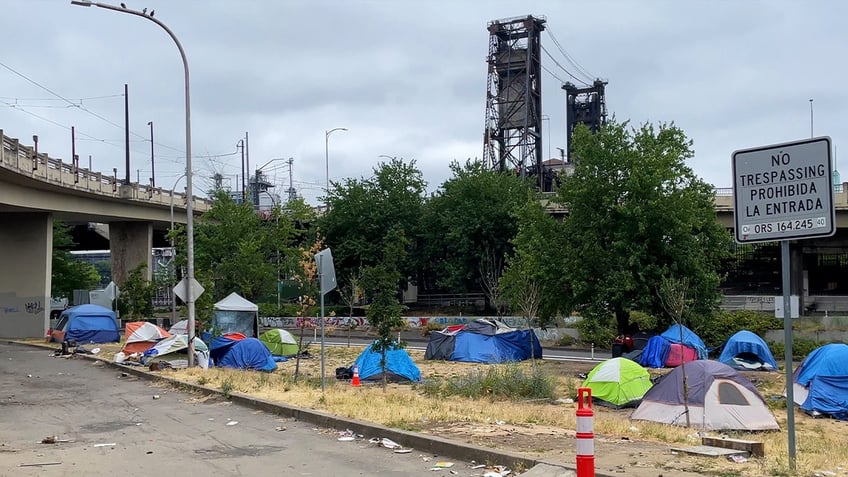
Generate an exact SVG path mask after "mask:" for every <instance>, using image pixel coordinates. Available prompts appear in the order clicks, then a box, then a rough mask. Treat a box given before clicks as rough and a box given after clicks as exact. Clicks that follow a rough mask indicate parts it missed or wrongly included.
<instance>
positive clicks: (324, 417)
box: [9, 340, 614, 477]
mask: <svg viewBox="0 0 848 477" xmlns="http://www.w3.org/2000/svg"><path fill="white" fill-rule="evenodd" d="M9 343H13V344H19V345H25V346H31V347H35V348H41V349H50V350H55V349H56V348H55V347H53V346H51V345H48V344H46V343H44V344H41V343H28V342H21V341H14V340H10V341H9ZM79 356H81V357H82V358H84V359H88V360H90V361H100V362H102V363H104V364H106V365H108V366H110V367H112V368H114V369H119V370H121V371H122V372H125V373H128V374H132V375H134V376H137V377H140V378H146V379H149V380H151V381H157V382H165V383H168V384H170V385H173V386H174V387H176V388H178V389H182V390H188V391H194V392H199V393H201V394H204V395H208V396H218V397H223V398H225V399H228V400H229V401H231V402H232V403H234V404H238V405H241V406H245V407H248V408H251V409H256V410H258V411H263V412H267V413H269V414H275V415H278V416H282V417H287V418H291V419H294V420H297V421H302V422H307V423H309V424H313V425H316V426H320V427H324V428H328V429H337V430H345V429H349V430H351V431H353V432H355V433H357V434H362V435H366V436H369V435H370V436H375V437H386V438H389V439H391V440H393V441H395V442H397V443H399V444H402V445H403V446H404V447H408V448H413V449H416V450H419V451H424V452H427V453H431V454H433V455H442V456H450V457H451V458H453V459H457V460H464V461H466V462H471V461H475V462H477V463H481V464H495V465H507V466H510V467H511V468H513V469H515V468H521V467H523V468H525V469H528V471H530V470H531V469H532V468H533V467H535V466H537V465H541V467H540V469H538V470H541V469H542V468H545V469H551V468H554V469H561V470H562V473H559V472H558V471H557V472H556V473H555V474H548V473H544V474H539V475H560V476H563V477H566V476H571V475H575V474H574V472H575V468H573V467H567V466H564V465H562V464H557V463H550V462H545V461H541V460H537V459H533V458H529V457H524V456H521V455H518V454H513V453H510V452H505V451H497V450H494V449H487V448H482V447H476V446H471V445H467V444H463V443H459V442H456V441H452V440H448V439H444V438H441V437H438V436H434V435H431V434H422V433H417V432H410V431H404V430H400V429H393V428H389V427H385V426H382V425H379V424H374V423H371V422H366V421H360V420H357V419H353V418H345V417H339V416H335V415H332V414H328V413H324V412H320V411H315V410H310V409H303V408H299V407H294V406H290V405H288V404H285V403H279V402H272V401H267V400H265V399H259V398H255V397H252V396H250V395H247V394H243V393H237V392H233V393H230V394H229V397H227V396H225V395H224V393H223V392H221V391H220V390H218V389H216V388H211V387H208V386H202V385H199V384H191V383H187V382H185V381H180V380H178V379H175V378H172V377H169V376H163V375H160V374H154V373H152V372H150V371H147V370H146V369H139V368H136V367H132V366H124V365H121V364H118V363H114V362H112V361H109V360H106V359H103V358H100V357H98V356H96V355H88V354H79ZM530 475H537V474H530ZM595 476H596V477H614V476H612V475H609V474H602V473H597V472H596V473H595Z"/></svg>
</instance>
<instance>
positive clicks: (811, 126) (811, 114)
mask: <svg viewBox="0 0 848 477" xmlns="http://www.w3.org/2000/svg"><path fill="white" fill-rule="evenodd" d="M810 137H813V98H810Z"/></svg>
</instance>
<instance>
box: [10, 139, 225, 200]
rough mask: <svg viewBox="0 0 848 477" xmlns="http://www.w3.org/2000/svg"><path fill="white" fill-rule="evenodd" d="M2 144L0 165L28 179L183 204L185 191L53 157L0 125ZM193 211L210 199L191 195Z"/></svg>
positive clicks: (92, 191)
mask: <svg viewBox="0 0 848 477" xmlns="http://www.w3.org/2000/svg"><path fill="white" fill-rule="evenodd" d="M0 138H2V148H0V167H2V168H4V169H7V170H10V171H12V172H15V173H18V174H21V175H23V176H26V177H28V178H31V179H35V180H39V181H42V182H45V183H47V184H52V185H57V186H60V187H64V188H67V189H73V190H78V191H82V192H88V193H93V194H98V195H104V196H109V197H113V198H119V199H126V200H133V201H144V202H147V203H156V204H160V205H164V206H170V205H171V204H172V203H173V204H174V205H176V206H179V207H181V208H182V207H185V205H186V196H185V194H182V193H178V192H174V194H173V198H172V196H171V191H170V190H165V189H162V188H161V187H151V186H149V185H146V184H138V183H131V184H123V183H122V181H119V180H118V178H117V175H116V173H113V174H112V175H105V174H103V173H101V172H94V171H91V170H89V169H86V168H81V167H79V161H76V162H65V161H63V160H62V159H53V158H51V157H49V156H48V155H47V154H46V153H41V152H39V153H37V154H36V151H35V147H32V146H26V145H23V144H21V143H20V141H19V140H18V139H17V138H12V137H8V136H6V135H5V134H3V130H2V129H0ZM193 205H194V210H195V212H206V211H207V210H209V208H210V207H211V205H212V203H211V201H208V200H205V199H202V198H198V197H195V198H194V204H193Z"/></svg>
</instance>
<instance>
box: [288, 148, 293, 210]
mask: <svg viewBox="0 0 848 477" xmlns="http://www.w3.org/2000/svg"><path fill="white" fill-rule="evenodd" d="M288 163H289V200H290V201H292V200H294V199H295V196H294V184H293V182H292V169H293V168H294V158H293V157H290V158H289V160H288Z"/></svg>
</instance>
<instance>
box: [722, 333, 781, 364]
mask: <svg viewBox="0 0 848 477" xmlns="http://www.w3.org/2000/svg"><path fill="white" fill-rule="evenodd" d="M718 360H719V361H721V362H722V363H724V364H726V365H728V366H730V367H733V368H736V369H769V368H770V369H772V370H775V371H776V370H777V362H776V361H775V360H774V356H773V355H772V354H771V350H769V347H768V345H767V344H766V342H765V341H763V339H762V338H760V337H759V336H757V335H756V334H754V333H752V332H750V331H748V330H742V331H738V332H736V334H734V335H733V336H731V337H730V338H729V339H728V340H727V343H725V344H724V349H723V350H722V351H721V355H720V356H719V357H718Z"/></svg>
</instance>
